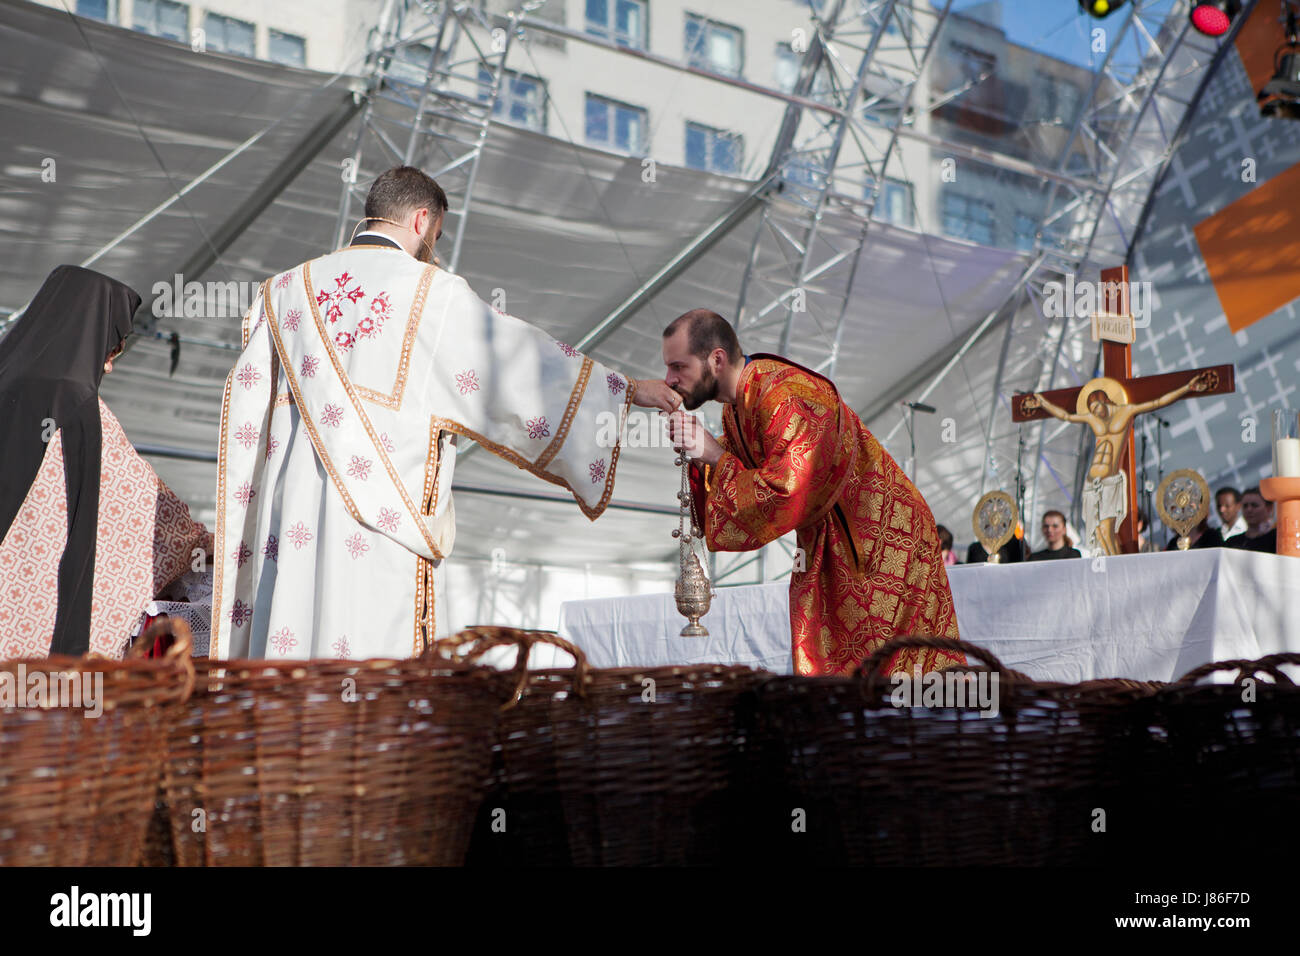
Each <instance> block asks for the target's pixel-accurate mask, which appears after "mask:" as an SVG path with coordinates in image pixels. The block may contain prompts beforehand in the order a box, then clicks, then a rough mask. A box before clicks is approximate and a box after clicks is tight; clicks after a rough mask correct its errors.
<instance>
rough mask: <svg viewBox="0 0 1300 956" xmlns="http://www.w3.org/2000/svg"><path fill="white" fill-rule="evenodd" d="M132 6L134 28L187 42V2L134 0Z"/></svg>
mask: <svg viewBox="0 0 1300 956" xmlns="http://www.w3.org/2000/svg"><path fill="white" fill-rule="evenodd" d="M133 8H134V13H133V17H134V23H133V25H134V27H135V29H137V30H139V31H141V32H142V33H152V34H153V35H154V36H160V37H167V38H168V39H169V40H180V41H182V42H184V43H188V42H189V39H190V7H189V4H186V3H174V2H173V0H135V3H134V4H133Z"/></svg>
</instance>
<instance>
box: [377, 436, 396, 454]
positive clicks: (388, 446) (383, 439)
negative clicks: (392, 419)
mask: <svg viewBox="0 0 1300 956" xmlns="http://www.w3.org/2000/svg"><path fill="white" fill-rule="evenodd" d="M379 444H381V445H383V446H384V451H386V452H388V453H389V454H390V455H391V454H392V453H393V452H395V451H397V446H396V445H394V444H393V440H392V439H391V438H389V437H388V432H384V433H383V434H382V435H380V436H379Z"/></svg>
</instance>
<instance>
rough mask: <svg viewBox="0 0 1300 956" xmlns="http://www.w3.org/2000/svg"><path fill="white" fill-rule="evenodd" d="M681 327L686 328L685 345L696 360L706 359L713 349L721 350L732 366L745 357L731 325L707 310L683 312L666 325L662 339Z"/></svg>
mask: <svg viewBox="0 0 1300 956" xmlns="http://www.w3.org/2000/svg"><path fill="white" fill-rule="evenodd" d="M683 325H685V326H686V327H687V333H686V334H687V339H686V341H687V345H688V347H689V348H690V350H691V354H692V355H694V356H696V357H697V358H707V357H708V355H709V353H710V352H712V351H713V350H714V349H722V350H723V351H724V352H726V353H727V358H728V359H729V360H730V361H731V363H732V364H733V365H738V364H740V361H741V360H742V359H743V358H744V357H745V355H744V353H743V352H741V350H740V339H738V338H736V330H735V329H733V328H732V327H731V323H730V322H728V321H727V320H726V319H724V318H723V317H722V316H720V315H718V313H716V312H710V311H709V310H708V309H691V310H690V311H689V312H683V313H682V314H681V315H679V316H677V318H675V319H673V320H672V321H671V322H669V323H668V328H666V329H664V338H668V337H669V336H671V335H673V334H674V333H676V331H677V330H678V329H680V328H681V327H682V326H683Z"/></svg>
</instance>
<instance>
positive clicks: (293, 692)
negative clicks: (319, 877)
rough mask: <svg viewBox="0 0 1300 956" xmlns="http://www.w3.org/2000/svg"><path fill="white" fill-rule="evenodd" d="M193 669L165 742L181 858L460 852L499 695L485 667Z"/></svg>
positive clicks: (459, 858) (370, 860)
mask: <svg viewBox="0 0 1300 956" xmlns="http://www.w3.org/2000/svg"><path fill="white" fill-rule="evenodd" d="M196 667H197V677H198V679H197V682H196V687H195V691H194V695H193V697H191V699H190V701H189V703H188V705H187V707H186V708H185V709H184V711H183V712H182V714H181V715H180V716H179V718H178V719H177V720H176V721H175V723H174V724H173V726H172V728H171V731H170V733H169V734H168V737H167V760H166V764H165V772H164V779H163V784H164V791H165V797H166V801H167V806H168V810H169V817H170V824H171V826H170V833H171V840H172V855H173V857H174V859H175V862H176V864H177V865H180V866H204V865H207V866H261V865H267V866H316V865H325V866H338V865H362V866H399V865H459V864H461V863H462V862H463V861H464V855H465V848H466V846H467V843H468V839H469V833H470V828H471V825H472V823H473V819H474V812H475V810H476V809H477V808H478V805H479V802H480V801H481V799H482V785H483V781H484V779H485V776H486V773H487V762H488V759H489V755H490V746H491V737H490V734H491V730H492V721H493V715H494V713H495V710H496V706H497V703H498V697H497V695H496V693H495V685H493V684H491V683H490V680H489V679H490V674H489V672H487V671H486V670H485V669H482V668H470V667H467V666H465V665H460V664H453V663H446V662H442V663H437V664H433V663H431V662H427V661H420V660H405V661H395V660H367V661H336V660H311V661H265V660H235V661H217V660H199V661H197V662H196ZM165 858H166V854H165V853H158V854H154V855H153V856H152V859H153V860H155V861H161V860H163V859H165Z"/></svg>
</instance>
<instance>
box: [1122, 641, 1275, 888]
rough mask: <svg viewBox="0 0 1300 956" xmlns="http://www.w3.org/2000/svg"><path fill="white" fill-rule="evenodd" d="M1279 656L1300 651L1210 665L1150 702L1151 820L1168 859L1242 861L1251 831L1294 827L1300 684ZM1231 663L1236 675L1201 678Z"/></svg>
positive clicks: (1146, 795)
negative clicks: (1217, 679)
mask: <svg viewBox="0 0 1300 956" xmlns="http://www.w3.org/2000/svg"><path fill="white" fill-rule="evenodd" d="M1279 664H1300V654H1294V653H1288V654H1273V655H1269V656H1268V657H1264V658H1261V659H1260V660H1256V661H1246V660H1231V661H1220V662H1217V663H1213V664H1206V665H1204V666H1202V667H1198V668H1196V669H1195V670H1193V671H1191V672H1189V673H1188V674H1186V675H1185V676H1184V677H1182V678H1181V679H1180V680H1178V681H1177V682H1176V683H1174V684H1172V685H1170V686H1168V687H1166V688H1164V689H1163V690H1161V692H1160V693H1158V694H1156V695H1155V696H1154V697H1152V698H1151V699H1150V700H1148V701H1146V702H1144V708H1143V710H1144V719H1143V724H1144V726H1145V728H1146V730H1147V732H1148V738H1147V741H1146V744H1147V752H1146V754H1145V759H1144V760H1143V762H1142V764H1141V773H1140V776H1139V777H1138V782H1139V787H1140V792H1141V793H1142V795H1143V802H1142V810H1143V816H1144V826H1145V829H1146V830H1147V833H1148V835H1149V839H1150V840H1151V842H1152V845H1153V846H1154V847H1157V848H1158V849H1159V850H1160V851H1161V853H1162V854H1163V855H1164V856H1165V857H1166V858H1167V859H1170V860H1171V861H1180V862H1185V863H1189V864H1190V863H1196V864H1199V865H1204V864H1207V863H1212V864H1226V863H1232V864H1238V865H1239V864H1240V860H1241V856H1242V853H1243V852H1248V851H1247V850H1244V849H1243V844H1242V836H1243V835H1244V834H1246V833H1248V832H1249V833H1255V834H1265V833H1281V832H1285V828H1286V827H1289V826H1291V825H1294V822H1295V820H1296V819H1297V817H1298V816H1300V687H1296V686H1295V684H1294V683H1293V682H1292V681H1291V679H1290V678H1289V677H1287V675H1286V674H1285V672H1283V671H1282V670H1280V669H1279V667H1278V666H1277V665H1279ZM1226 670H1236V671H1238V675H1237V680H1236V681H1235V682H1234V683H1227V684H1222V683H1215V684H1206V683H1201V682H1200V680H1201V678H1203V677H1206V676H1208V675H1210V674H1212V673H1214V672H1217V671H1226ZM1261 674H1264V675H1268V676H1269V677H1271V678H1272V681H1273V682H1272V683H1270V682H1268V681H1265V680H1261V679H1259V675H1261ZM1248 677H1252V678H1254V679H1253V680H1252V681H1251V683H1250V689H1249V691H1248V690H1247V688H1246V685H1243V684H1242V683H1241V682H1242V680H1244V679H1245V678H1248ZM1251 697H1253V700H1252V699H1250V698H1251ZM1247 846H1249V847H1253V846H1254V843H1253V841H1252V842H1249V843H1248V844H1247Z"/></svg>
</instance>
